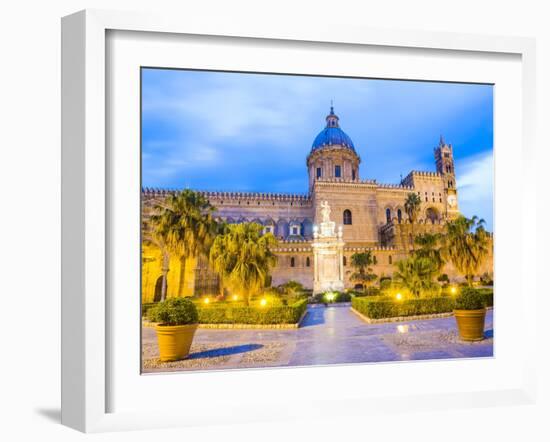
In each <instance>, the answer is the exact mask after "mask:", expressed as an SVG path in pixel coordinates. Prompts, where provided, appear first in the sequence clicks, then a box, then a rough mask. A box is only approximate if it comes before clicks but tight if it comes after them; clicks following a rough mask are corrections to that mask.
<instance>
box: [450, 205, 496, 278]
mask: <svg viewBox="0 0 550 442" xmlns="http://www.w3.org/2000/svg"><path fill="white" fill-rule="evenodd" d="M484 224H485V221H484V220H483V219H479V218H478V217H477V216H474V217H472V218H466V217H465V216H463V215H460V216H459V217H458V218H456V219H455V220H452V221H449V222H448V223H447V224H446V226H445V229H446V232H445V236H444V241H445V243H444V247H443V249H442V253H443V256H444V258H446V259H449V260H450V261H451V262H452V263H453V265H454V266H455V267H456V269H457V270H458V271H459V272H460V273H462V274H463V275H464V276H465V277H466V280H467V281H468V285H469V286H471V285H472V281H473V277H474V275H475V274H476V272H477V271H478V270H479V269H480V267H481V265H482V264H483V261H484V260H485V258H486V257H487V255H488V254H489V250H490V247H491V240H490V236H489V234H488V233H487V231H486V230H485V226H484Z"/></svg>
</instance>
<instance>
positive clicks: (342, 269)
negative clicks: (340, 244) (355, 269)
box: [339, 249, 344, 282]
mask: <svg viewBox="0 0 550 442" xmlns="http://www.w3.org/2000/svg"><path fill="white" fill-rule="evenodd" d="M339 255H340V257H339V258H340V281H342V282H343V281H344V251H343V250H342V249H340V252H339Z"/></svg>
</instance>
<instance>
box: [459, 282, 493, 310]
mask: <svg viewBox="0 0 550 442" xmlns="http://www.w3.org/2000/svg"><path fill="white" fill-rule="evenodd" d="M486 306H487V299H486V297H485V296H484V295H483V294H482V293H480V291H479V290H476V289H473V288H469V287H465V288H463V289H462V290H461V291H460V294H459V295H458V296H457V297H456V300H455V305H454V308H455V309H457V310H478V309H481V308H484V307H486Z"/></svg>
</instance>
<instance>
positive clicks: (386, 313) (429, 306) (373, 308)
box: [351, 296, 454, 319]
mask: <svg viewBox="0 0 550 442" xmlns="http://www.w3.org/2000/svg"><path fill="white" fill-rule="evenodd" d="M453 304H454V300H453V298H451V297H447V296H439V297H437V298H419V299H405V300H403V301H396V300H394V299H392V298H388V297H363V298H353V300H352V301H351V306H352V307H353V308H354V309H355V310H357V311H358V312H359V313H361V314H363V315H365V316H366V317H368V318H371V319H382V318H395V317H398V316H415V315H430V314H435V313H446V312H450V311H452V310H453Z"/></svg>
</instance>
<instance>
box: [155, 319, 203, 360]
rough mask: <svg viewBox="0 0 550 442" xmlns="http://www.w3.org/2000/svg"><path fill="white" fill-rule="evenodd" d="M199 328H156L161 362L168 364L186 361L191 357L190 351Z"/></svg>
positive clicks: (176, 326) (191, 326)
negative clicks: (181, 360)
mask: <svg viewBox="0 0 550 442" xmlns="http://www.w3.org/2000/svg"><path fill="white" fill-rule="evenodd" d="M198 326H199V325H198V324H189V325H157V326H155V330H156V331H157V339H158V343H159V353H160V360H161V361H163V362H167V361H178V360H180V359H185V358H186V357H187V356H188V355H189V349H190V348H191V343H192V342H193V337H194V336H195V331H196V330H197V327H198Z"/></svg>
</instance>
